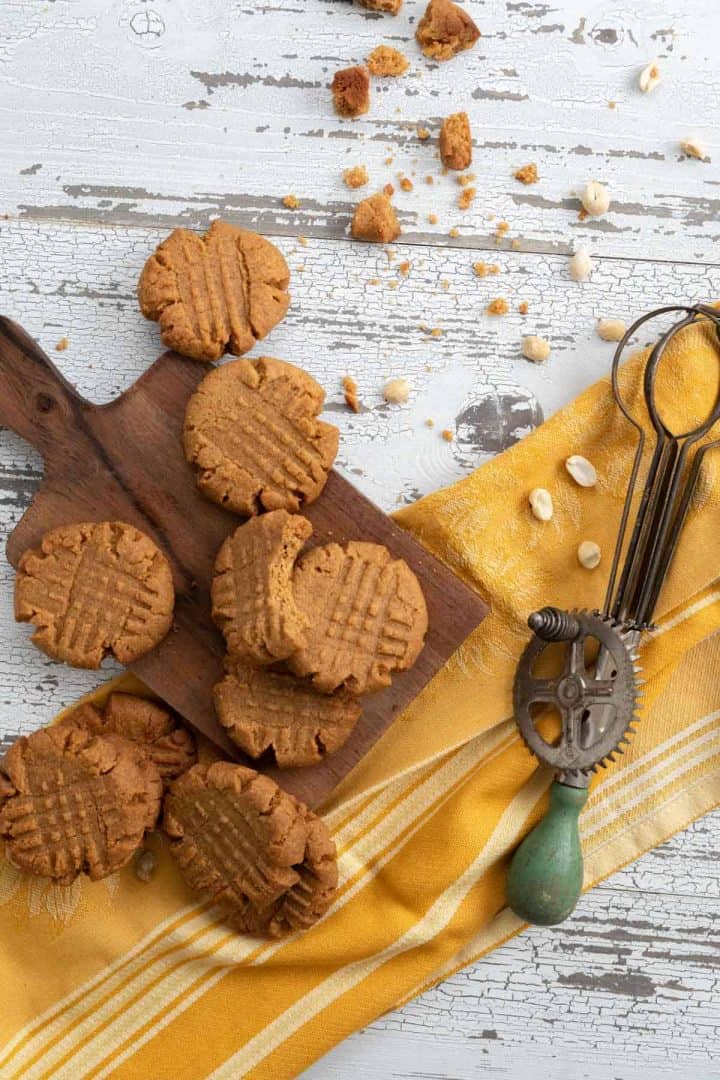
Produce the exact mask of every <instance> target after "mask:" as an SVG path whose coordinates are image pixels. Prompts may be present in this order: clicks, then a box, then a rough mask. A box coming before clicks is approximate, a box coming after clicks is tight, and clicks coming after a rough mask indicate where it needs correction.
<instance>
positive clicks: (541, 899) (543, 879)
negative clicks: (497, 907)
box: [507, 781, 588, 926]
mask: <svg viewBox="0 0 720 1080" xmlns="http://www.w3.org/2000/svg"><path fill="white" fill-rule="evenodd" d="M587 797H588V790H587V788H575V787H569V786H568V785H567V784H559V783H558V782H557V781H555V782H554V783H553V785H552V786H551V788H550V809H549V810H548V812H547V814H546V815H545V817H544V818H543V819H542V821H541V822H539V824H538V825H536V826H535V828H534V829H533V830H532V832H531V833H528V835H527V836H526V837H525V839H524V840H523V842H522V844H521V845H520V847H519V848H518V849H517V851H516V852H515V854H514V856H513V859H512V862H511V863H510V870H509V872H508V879H507V902H508V904H509V906H510V907H511V908H512V910H513V911H514V912H515V914H516V915H519V916H520V918H521V919H524V920H525V922H529V923H535V924H536V925H537V926H554V925H555V924H556V923H560V922H562V921H563V919H567V917H568V915H569V914H570V912H571V911H572V910H573V908H574V907H575V905H576V904H577V902H578V897H579V896H580V890H581V889H582V883H583V859H582V849H581V847H580V833H579V831H578V818H579V816H580V811H581V810H582V808H583V806H584V805H585V803H586V802H587Z"/></svg>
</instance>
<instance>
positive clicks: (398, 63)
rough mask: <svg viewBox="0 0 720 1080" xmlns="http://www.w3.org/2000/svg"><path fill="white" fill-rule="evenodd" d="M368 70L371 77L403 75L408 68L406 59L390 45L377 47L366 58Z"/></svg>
mask: <svg viewBox="0 0 720 1080" xmlns="http://www.w3.org/2000/svg"><path fill="white" fill-rule="evenodd" d="M367 64H368V68H369V69H370V74H371V75H379V76H384V75H393V76H398V75H404V74H405V72H406V71H407V69H408V68H409V67H410V64H409V63H408V59H407V57H406V56H404V55H403V53H401V52H400V50H399V49H393V47H392V46H391V45H378V46H377V48H376V49H373V51H372V52H371V53H370V55H369V56H368V61H367Z"/></svg>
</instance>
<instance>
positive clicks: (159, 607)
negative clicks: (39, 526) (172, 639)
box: [15, 521, 175, 668]
mask: <svg viewBox="0 0 720 1080" xmlns="http://www.w3.org/2000/svg"><path fill="white" fill-rule="evenodd" d="M174 604H175V591H174V587H173V581H172V573H171V571H170V566H169V564H168V561H167V559H166V558H165V556H164V555H163V554H162V552H161V551H160V549H159V548H158V547H157V546H156V545H155V544H154V543H153V541H152V540H151V539H150V537H149V536H146V535H145V533H142V532H140V530H139V529H136V528H135V527H134V526H132V525H126V524H125V523H124V522H121V521H104V522H100V523H95V522H81V523H78V524H74V525H62V526H60V527H59V528H57V529H52V530H51V531H50V532H48V533H46V534H45V536H43V538H42V541H41V544H40V547H39V548H32V549H30V550H28V551H26V552H24V554H23V556H22V558H21V559H20V562H19V564H18V571H17V577H16V579H15V618H16V619H17V621H18V622H31V623H34V625H35V627H36V629H35V633H34V634H33V636H32V640H33V641H34V642H35V644H36V645H37V646H38V647H39V648H40V649H42V650H43V652H45V653H47V654H48V656H52V657H54V658H55V659H57V660H64V661H65V662H66V663H68V664H72V665H73V666H74V667H83V668H98V667H100V664H101V663H102V661H103V659H104V657H106V656H108V655H113V656H115V657H116V658H117V659H118V660H119V661H120V662H121V663H122V664H128V663H131V662H132V661H133V660H137V659H138V657H140V656H143V655H144V654H145V653H146V652H149V651H150V649H152V648H154V647H155V645H157V644H158V643H159V642H160V641H162V639H163V638H164V637H165V635H166V634H167V632H168V630H169V629H170V626H171V624H172V613H173V607H174Z"/></svg>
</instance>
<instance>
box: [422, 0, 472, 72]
mask: <svg viewBox="0 0 720 1080" xmlns="http://www.w3.org/2000/svg"><path fill="white" fill-rule="evenodd" d="M415 37H416V38H417V41H418V44H419V45H420V48H421V49H422V51H423V53H424V54H425V56H427V57H429V58H430V59H431V60H450V59H451V58H452V57H453V56H455V55H456V54H457V53H459V52H462V51H463V50H464V49H471V48H472V47H473V45H474V44H475V42H476V41H477V40H478V38H479V37H480V31H479V30H478V28H477V26H476V25H475V23H474V22H473V21H472V19H471V18H470V16H469V15H468V13H467V12H466V11H464V10H463V9H462V8H461V7H458V5H457V4H453V3H452V0H430V3H429V4H428V6H427V8H426V9H425V14H424V15H423V17H422V19H421V20H420V22H419V23H418V28H417V31H416V33H415Z"/></svg>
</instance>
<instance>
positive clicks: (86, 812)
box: [0, 222, 427, 935]
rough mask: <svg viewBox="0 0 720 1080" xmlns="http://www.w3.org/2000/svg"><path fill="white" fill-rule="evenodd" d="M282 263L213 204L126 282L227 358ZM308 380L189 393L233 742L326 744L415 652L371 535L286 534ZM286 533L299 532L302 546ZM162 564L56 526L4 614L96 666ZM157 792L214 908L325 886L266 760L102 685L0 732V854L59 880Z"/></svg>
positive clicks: (142, 643) (299, 760)
mask: <svg viewBox="0 0 720 1080" xmlns="http://www.w3.org/2000/svg"><path fill="white" fill-rule="evenodd" d="M288 283H289V272H288V269H287V265H286V263H285V260H284V259H283V257H282V255H281V254H280V252H279V251H278V250H277V249H276V248H275V247H274V246H273V245H272V244H271V243H269V242H268V241H267V240H264V239H263V238H262V237H260V236H257V235H255V234H254V233H250V232H246V231H245V230H242V229H238V228H236V227H234V226H231V225H228V224H225V223H222V222H215V223H214V224H213V225H212V227H211V228H210V229H209V231H208V233H207V234H206V235H205V236H204V237H198V236H196V235H195V234H194V233H189V232H186V231H185V230H181V229H178V230H175V232H173V233H172V234H171V235H170V236H169V237H168V238H167V240H165V241H164V242H163V243H162V244H161V245H160V246H159V248H158V249H157V251H156V252H155V253H154V254H153V255H152V256H151V257H150V259H149V260H148V262H147V263H146V265H145V268H144V270H143V273H142V276H141V279H140V284H139V299H140V306H141V309H142V311H143V313H144V314H145V315H146V316H148V317H149V318H151V319H155V320H157V321H158V322H159V324H160V327H161V331H162V337H163V341H164V342H165V344H167V345H168V346H170V347H172V348H174V349H175V350H177V351H179V352H182V353H184V354H185V355H187V356H190V357H193V358H194V359H197V360H202V361H211V360H217V359H219V358H220V357H221V356H222V355H223V354H224V353H225V352H226V351H227V350H229V351H230V352H232V353H234V354H236V355H240V356H241V355H242V354H243V353H244V352H246V351H247V350H248V349H250V348H251V347H252V346H253V345H254V344H255V342H256V341H257V340H258V339H260V338H262V337H264V336H265V334H266V333H267V332H268V331H269V330H270V329H271V328H272V327H273V326H274V325H275V324H276V323H277V322H278V321H279V320H280V319H281V318H282V317H283V316H284V314H285V312H286V310H287V306H288V303H289V295H288V293H287V286H288ZM324 399H325V395H324V392H323V390H322V388H321V387H320V386H319V385H318V383H317V382H316V381H315V380H314V379H313V378H312V377H311V376H310V375H308V374H307V373H306V372H304V371H302V370H301V369H300V368H297V367H295V366H293V365H292V364H289V363H286V362H284V361H282V360H276V359H273V358H270V357H260V358H259V359H254V360H250V359H245V358H241V359H237V360H234V361H232V362H230V363H226V364H224V365H222V366H221V367H218V368H215V369H212V370H211V371H210V372H209V373H208V374H207V375H206V377H205V378H204V379H203V381H202V382H201V384H200V386H199V387H198V389H197V391H196V392H195V394H193V396H192V397H191V399H190V401H189V403H188V406H187V412H186V417H185V426H184V437H183V438H184V449H185V454H186V457H187V460H188V462H189V465H188V467H189V468H193V469H194V470H195V474H196V479H197V484H198V488H199V490H200V491H201V492H202V493H203V494H204V495H205V496H206V497H207V498H208V499H210V500H212V501H213V502H216V503H218V504H219V505H220V506H222V507H224V508H225V509H227V510H228V511H232V512H233V513H235V514H238V515H240V516H242V517H243V519H245V520H244V522H243V523H242V524H240V525H239V526H238V528H237V529H236V530H235V531H234V532H233V533H232V534H231V535H230V536H228V538H227V539H226V540H225V542H224V543H223V544H222V546H221V548H220V550H219V552H218V553H217V558H216V561H215V570H214V576H213V580H212V584H211V600H212V614H213V618H214V619H215V622H216V623H217V625H218V627H219V628H220V630H221V631H222V634H223V635H224V638H225V642H226V647H227V656H226V674H225V677H224V678H223V679H222V681H221V682H220V683H219V684H218V685H217V686H216V687H215V691H214V702H215V708H216V712H217V715H218V718H219V721H220V723H221V724H222V726H223V727H224V729H225V730H226V731H227V732H228V734H229V735H230V737H231V738H232V739H233V740H234V742H235V743H236V744H237V745H238V746H239V747H240V748H241V749H242V750H243V751H244V753H245V754H247V755H248V756H249V757H251V758H253V759H260V758H267V759H268V760H270V761H272V762H275V763H277V764H278V765H279V766H280V767H290V766H294V767H299V766H310V765H313V764H316V763H317V762H319V761H321V760H322V759H323V758H324V757H325V756H326V755H327V754H330V753H332V752H334V751H335V750H337V749H338V748H339V747H340V746H342V745H343V743H344V742H345V741H346V739H347V738H348V736H349V735H350V733H351V732H352V730H353V728H354V726H355V724H356V723H357V720H358V718H359V716H360V715H361V705H360V700H359V699H360V697H361V695H363V694H367V693H372V692H374V691H376V690H379V689H381V688H383V687H386V686H388V685H389V683H390V680H391V678H392V675H393V673H394V672H397V671H403V670H405V669H407V668H409V667H410V666H411V665H412V664H413V663H414V662H415V660H416V659H417V657H418V655H419V653H420V651H421V649H422V646H423V641H424V637H425V633H426V630H427V611H426V607H425V600H424V598H423V594H422V591H421V588H420V585H419V583H418V581H417V579H416V577H415V575H414V574H413V573H412V571H411V570H410V569H409V567H408V566H407V565H406V563H405V562H403V561H402V560H401V559H395V558H393V556H392V555H391V553H390V552H389V551H388V550H387V549H386V548H385V547H383V546H381V545H377V544H371V543H365V542H362V541H361V540H357V541H350V542H348V543H345V544H344V545H340V544H337V543H329V544H321V545H319V546H315V547H310V548H309V549H306V545H308V542H309V541H310V538H311V536H312V532H313V528H312V525H311V523H310V521H308V520H307V518H305V517H303V516H302V515H301V513H300V512H301V511H302V510H303V509H304V508H305V507H306V506H308V505H309V504H310V503H312V502H313V501H314V500H315V499H317V498H318V497H319V496H320V494H321V492H322V490H323V488H324V486H325V483H326V480H327V477H328V473H329V471H330V469H331V468H332V465H333V462H334V460H335V455H336V453H337V448H338V431H337V429H336V428H335V427H333V426H332V425H330V424H327V423H325V422H324V421H322V420H320V419H319V415H320V412H321V411H322V407H323V403H324ZM304 549H305V550H304ZM173 608H174V587H173V578H172V571H171V567H170V565H169V563H168V561H167V559H166V557H165V555H164V554H163V552H162V551H161V550H160V549H159V548H158V546H157V545H156V543H155V542H154V541H153V540H152V539H151V538H150V537H149V536H146V535H145V534H144V533H142V532H140V531H139V530H138V529H136V528H135V527H134V526H131V525H128V524H126V523H124V522H117V521H110V522H75V523H68V524H67V525H63V526H61V527H59V528H56V529H54V530H52V531H51V532H49V533H47V534H46V535H45V536H44V537H43V539H42V541H41V544H40V546H39V547H38V548H36V549H32V550H29V551H26V552H25V553H24V555H23V556H22V558H21V560H20V563H19V566H18V574H17V579H16V590H15V615H16V618H17V619H18V620H20V621H25V622H31V623H33V624H34V627H35V631H34V634H33V641H34V642H35V643H36V644H37V645H38V646H39V647H40V648H41V649H43V651H45V652H46V653H47V654H48V655H50V656H52V657H54V658H56V659H59V660H63V661H65V662H66V663H68V664H72V665H74V666H79V667H88V668H98V667H99V666H100V664H101V663H102V661H103V659H104V658H105V657H106V656H108V655H113V656H115V657H116V658H117V659H118V660H120V661H121V662H122V663H126V664H127V663H132V662H133V661H134V660H137V659H138V658H139V657H141V656H142V655H144V654H145V653H147V652H148V651H149V650H151V649H153V648H154V647H155V646H156V645H157V644H158V643H159V642H160V641H161V640H162V639H163V638H164V637H165V635H166V634H167V633H168V631H169V630H170V627H171V625H172V618H173ZM163 804H164V818H163V827H164V831H165V834H166V837H167V838H168V840H169V843H170V849H171V851H172V853H173V854H174V856H175V857H176V859H177V862H178V865H179V867H180V870H181V872H182V874H183V876H184V877H185V879H186V881H187V882H188V883H189V884H190V886H191V887H193V888H195V889H197V890H198V891H200V892H201V893H202V894H204V895H206V896H209V897H210V899H212V901H213V902H214V903H216V904H218V905H219V906H220V907H221V908H222V909H223V911H224V912H225V914H226V917H227V918H228V920H229V922H230V923H231V924H232V925H233V926H235V927H236V928H237V929H239V930H242V931H247V932H251V933H267V934H270V935H277V934H281V933H285V932H288V931H290V930H294V929H301V928H303V927H306V926H309V925H311V924H312V923H313V922H314V921H315V920H316V919H317V918H318V917H320V916H321V915H322V914H323V913H324V912H325V911H326V910H327V908H328V906H329V905H330V902H331V900H332V896H333V894H334V891H335V889H336V886H337V865H336V855H335V848H334V845H333V843H332V841H331V839H330V836H329V834H328V832H327V829H326V827H325V825H324V823H323V822H322V821H321V819H320V818H318V817H317V816H316V815H315V814H313V813H312V812H311V811H310V810H309V809H308V808H307V807H306V806H304V805H303V804H302V803H300V802H298V800H296V799H295V798H293V797H292V796H290V795H289V794H287V793H286V792H284V791H282V790H281V789H280V788H279V787H278V786H277V784H275V783H274V782H273V781H272V780H270V779H269V778H268V777H265V776H262V775H261V774H260V773H258V772H256V771H254V770H253V769H249V768H245V767H244V766H241V765H237V764H234V763H231V762H215V763H213V764H210V765H207V764H198V763H197V757H196V751H195V744H194V740H193V738H192V736H191V735H190V734H189V733H188V732H187V731H186V730H185V729H184V728H183V727H182V726H181V725H180V723H179V721H178V718H177V717H174V716H173V715H172V714H171V713H170V712H169V711H168V710H167V709H165V708H164V707H162V706H161V705H158V704H155V703H153V702H149V701H146V700H145V699H141V698H136V697H132V696H130V695H125V694H113V695H111V696H110V698H109V699H108V702H107V704H106V706H105V708H104V709H103V710H99V709H97V708H95V707H94V706H91V705H83V706H81V707H80V708H78V709H77V710H75V711H74V712H73V713H71V714H70V715H69V716H68V717H67V718H65V719H64V720H63V721H61V722H60V723H59V724H56V725H55V726H53V727H51V728H47V729H43V730H41V731H38V732H35V733H34V734H33V735H30V736H29V737H27V738H25V737H23V738H21V739H19V740H18V741H17V742H16V743H15V745H14V746H13V747H12V748H11V749H10V750H9V751H8V753H7V754H6V755H5V758H4V759H3V760H2V761H0V839H4V840H5V844H6V855H7V858H8V859H9V860H11V861H12V862H13V864H14V865H16V866H18V867H19V868H21V869H23V870H26V871H28V872H31V873H36V874H42V875H45V876H48V877H51V878H53V879H54V880H55V881H57V882H59V883H62V884H68V883H70V882H72V881H73V880H74V879H75V877H76V876H77V875H78V874H80V873H86V874H87V875H88V876H89V877H91V878H93V879H97V878H100V877H104V876H106V875H107V874H110V873H113V872H114V871H116V870H118V869H120V868H121V867H123V866H125V865H126V864H127V863H128V862H129V861H130V860H131V859H132V858H133V856H134V855H135V854H136V853H137V852H138V851H140V850H141V845H142V842H143V839H144V837H145V834H146V833H147V831H148V830H150V829H153V828H154V827H155V825H156V824H157V822H158V819H159V817H160V813H161V809H162V806H163Z"/></svg>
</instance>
